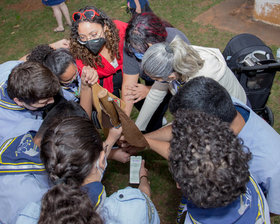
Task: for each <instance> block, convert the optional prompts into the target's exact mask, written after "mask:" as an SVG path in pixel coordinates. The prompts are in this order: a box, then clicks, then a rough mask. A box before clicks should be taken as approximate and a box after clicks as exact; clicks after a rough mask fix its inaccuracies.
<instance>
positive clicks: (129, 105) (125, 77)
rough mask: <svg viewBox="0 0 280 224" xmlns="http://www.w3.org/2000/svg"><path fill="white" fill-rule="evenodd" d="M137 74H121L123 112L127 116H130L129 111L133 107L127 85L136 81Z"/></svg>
mask: <svg viewBox="0 0 280 224" xmlns="http://www.w3.org/2000/svg"><path fill="white" fill-rule="evenodd" d="M138 78H139V74H136V75H128V74H123V84H122V97H121V98H122V100H123V101H124V102H125V109H124V112H125V113H126V115H127V116H130V113H131V111H132V108H133V105H134V103H133V100H134V99H133V98H131V95H130V92H129V89H128V86H131V85H134V84H136V83H137V82H138Z"/></svg>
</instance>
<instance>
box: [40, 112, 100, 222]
mask: <svg viewBox="0 0 280 224" xmlns="http://www.w3.org/2000/svg"><path fill="white" fill-rule="evenodd" d="M40 149H41V151H40V156H41V159H42V161H43V163H44V165H45V167H46V170H47V172H48V174H49V177H50V180H51V181H52V182H54V183H55V185H54V187H52V188H51V189H50V190H49V191H48V192H47V193H46V194H45V195H44V197H43V199H42V207H41V214H40V219H39V223H40V224H50V223H61V224H62V223H102V221H101V219H100V218H99V217H98V215H97V214H96V213H95V212H94V206H93V205H92V203H91V201H90V199H89V197H88V195H87V194H86V192H85V191H83V190H81V185H82V183H83V181H84V180H85V178H86V177H87V176H88V175H89V173H90V172H91V169H92V167H93V164H94V162H95V161H96V160H97V159H98V157H99V154H100V152H101V151H102V140H101V138H100V136H99V134H98V132H97V130H96V129H95V127H94V125H93V124H92V122H91V121H90V120H89V119H87V118H82V117H68V118H65V119H63V120H62V121H60V122H58V123H52V125H51V126H50V128H49V129H48V130H46V132H45V133H44V136H43V138H42V141H41V147H40Z"/></svg>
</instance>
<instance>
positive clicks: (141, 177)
mask: <svg viewBox="0 0 280 224" xmlns="http://www.w3.org/2000/svg"><path fill="white" fill-rule="evenodd" d="M143 177H146V178H147V181H149V178H148V176H146V175H143V176H141V177H140V179H139V180H140V181H141V179H142V178H143Z"/></svg>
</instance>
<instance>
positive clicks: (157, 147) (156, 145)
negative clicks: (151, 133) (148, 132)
mask: <svg viewBox="0 0 280 224" xmlns="http://www.w3.org/2000/svg"><path fill="white" fill-rule="evenodd" d="M145 138H146V137H145ZM146 140H147V142H148V143H149V146H150V148H151V149H152V150H153V151H154V152H156V153H157V154H159V155H161V156H162V157H163V158H165V159H166V160H168V157H169V153H170V143H169V142H164V141H158V140H154V139H149V138H146Z"/></svg>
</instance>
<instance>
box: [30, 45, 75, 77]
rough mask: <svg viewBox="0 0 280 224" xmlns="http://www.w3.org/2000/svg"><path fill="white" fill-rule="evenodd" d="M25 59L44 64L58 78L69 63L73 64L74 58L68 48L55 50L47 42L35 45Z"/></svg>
mask: <svg viewBox="0 0 280 224" xmlns="http://www.w3.org/2000/svg"><path fill="white" fill-rule="evenodd" d="M27 61H34V62H38V63H40V64H42V65H44V66H45V67H47V68H48V69H50V71H51V72H52V73H53V74H55V75H56V76H57V77H58V78H59V77H60V76H61V75H63V74H64V73H65V71H66V70H67V68H68V67H69V65H70V64H75V60H74V58H73V56H72V55H71V53H70V51H69V50H68V49H65V48H60V49H56V50H55V49H53V48H51V47H50V46H49V45H47V44H42V45H38V46H37V47H35V48H34V49H33V50H32V51H31V53H30V54H29V55H28V56H27Z"/></svg>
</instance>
